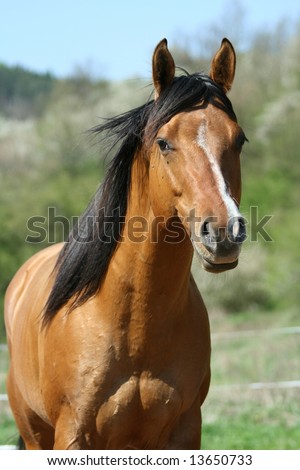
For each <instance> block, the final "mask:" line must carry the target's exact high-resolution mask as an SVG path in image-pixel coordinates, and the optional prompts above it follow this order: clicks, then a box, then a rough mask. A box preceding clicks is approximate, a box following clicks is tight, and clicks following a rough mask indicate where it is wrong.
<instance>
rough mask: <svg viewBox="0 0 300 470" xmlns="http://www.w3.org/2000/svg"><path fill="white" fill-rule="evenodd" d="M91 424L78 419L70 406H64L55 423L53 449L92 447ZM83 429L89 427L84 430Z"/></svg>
mask: <svg viewBox="0 0 300 470" xmlns="http://www.w3.org/2000/svg"><path fill="white" fill-rule="evenodd" d="M91 428H92V425H89V426H88V425H87V423H84V421H83V420H82V419H80V418H79V417H78V416H77V415H76V413H75V412H74V410H72V408H71V407H70V406H65V407H64V409H63V411H62V412H61V413H60V415H59V418H58V420H57V421H56V424H55V438H54V449H55V450H83V449H85V450H87V449H92V448H93V443H92V439H91V432H90V430H91ZM85 429H89V432H86V431H85Z"/></svg>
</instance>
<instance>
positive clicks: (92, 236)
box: [43, 72, 236, 325]
mask: <svg viewBox="0 0 300 470" xmlns="http://www.w3.org/2000/svg"><path fill="white" fill-rule="evenodd" d="M208 103H212V104H213V105H214V106H216V107H218V108H220V109H222V110H223V111H224V112H226V113H227V114H228V115H229V116H230V117H231V118H232V119H234V120H236V117H235V114H234V111H233V108H232V105H231V102H230V100H229V99H228V98H227V96H226V95H225V94H224V92H223V91H222V90H221V89H220V88H219V87H218V85H217V84H216V83H215V82H213V81H212V80H211V79H210V78H209V77H208V76H207V75H204V74H201V73H196V74H192V75H189V74H188V73H187V72H185V75H181V76H179V77H175V79H174V80H173V83H172V84H171V85H170V86H169V87H167V88H166V89H165V90H164V91H163V92H162V94H161V95H160V96H159V98H158V99H157V100H156V101H154V100H150V101H148V102H147V103H146V104H144V105H142V106H140V107H138V108H135V109H133V110H131V111H128V112H126V113H124V114H121V115H119V116H116V117H113V118H110V119H107V120H105V122H104V123H103V124H101V125H99V126H97V127H95V128H93V129H92V130H91V132H92V133H93V134H97V135H99V134H101V135H102V134H103V135H104V137H103V139H104V140H106V139H109V140H110V141H111V143H112V148H114V147H115V146H116V147H117V148H118V149H117V151H116V154H115V156H114V158H113V159H112V160H111V163H110V165H109V168H108V170H107V173H106V176H105V178H104V181H103V183H102V185H101V186H100V187H99V189H98V191H97V192H96V194H95V196H94V197H93V199H92V201H91V202H90V204H89V206H88V207H87V209H86V211H85V212H84V213H83V214H82V216H81V218H80V220H79V222H78V224H76V225H75V226H74V227H73V229H72V230H71V232H70V234H69V237H68V240H67V242H66V243H65V244H64V247H63V249H62V251H61V253H60V255H59V258H58V260H57V263H56V266H55V274H56V278H55V282H54V285H53V288H52V291H51V293H50V296H49V298H48V300H47V303H46V305H45V309H44V312H43V315H44V316H43V322H44V325H46V324H47V323H48V322H49V321H50V320H51V318H52V317H53V316H54V315H55V314H56V312H57V311H58V310H59V309H60V308H61V307H63V306H64V305H65V304H66V303H68V302H69V301H70V304H69V305H70V310H71V309H74V308H75V307H78V306H79V305H81V304H83V303H84V302H86V301H87V300H88V299H89V298H90V297H92V296H93V295H95V294H96V293H97V292H98V290H99V289H100V287H101V283H102V281H103V279H104V277H105V274H106V272H107V269H108V266H109V262H110V260H111V257H112V255H113V253H114V252H115V249H116V247H117V244H118V241H119V240H120V237H121V234H122V229H123V224H124V219H125V215H126V211H127V201H128V194H129V190H130V182H131V168H132V163H133V161H134V158H135V156H136V155H138V153H139V152H138V151H139V150H140V149H141V147H142V144H143V143H144V140H145V139H146V140H147V142H148V144H151V143H152V142H153V141H154V139H155V136H156V134H157V132H158V130H159V128H160V127H162V126H163V125H164V124H165V123H167V122H168V121H169V120H170V119H171V118H172V117H173V116H175V115H176V114H178V113H180V112H183V111H189V110H192V109H195V108H196V107H206V106H207V104H208ZM104 222H108V223H104Z"/></svg>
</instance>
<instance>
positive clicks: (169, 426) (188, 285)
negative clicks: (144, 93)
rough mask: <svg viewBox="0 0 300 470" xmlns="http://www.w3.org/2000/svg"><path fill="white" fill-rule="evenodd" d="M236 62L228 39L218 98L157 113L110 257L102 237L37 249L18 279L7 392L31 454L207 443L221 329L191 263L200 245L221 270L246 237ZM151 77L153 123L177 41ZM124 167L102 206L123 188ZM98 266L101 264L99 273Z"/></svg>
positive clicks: (219, 64)
mask: <svg viewBox="0 0 300 470" xmlns="http://www.w3.org/2000/svg"><path fill="white" fill-rule="evenodd" d="M234 68H235V55H234V51H233V48H232V46H231V44H230V43H229V41H227V40H224V41H223V43H222V46H221V48H220V50H219V51H218V53H217V54H216V56H215V58H214V60H213V62H212V69H211V78H210V79H208V78H207V77H206V80H207V82H208V84H209V85H207V86H208V88H209V87H212V90H214V88H213V87H215V95H213V99H212V98H211V99H208V98H207V99H205V97H204V96H200V95H199V97H198V100H197V101H196V102H193V103H190V104H189V106H188V105H187V104H186V105H185V108H184V109H181V110H179V111H177V112H176V110H175V111H173V114H172V116H169V118H168V119H165V120H164V122H161V123H160V125H157V126H156V128H155V126H154V125H153V120H152V121H151V115H150V117H149V116H148V118H147V119H146V126H144V129H143V134H142V138H140V140H139V142H138V144H137V145H134V146H133V147H135V151H134V155H133V157H132V161H131V163H130V166H129V168H128V169H126V172H127V173H126V175H127V177H128V178H129V180H128V179H127V180H126V182H125V184H123V186H122V188H123V190H124V188H125V190H126V191H127V194H125V199H126V201H125V202H124V201H123V202H124V204H125V206H124V207H123V209H122V210H121V212H123V214H121V215H124V217H125V222H124V223H122V224H121V228H119V231H118V230H117V235H116V236H115V238H116V240H115V241H114V242H112V243H110V244H108V246H110V247H111V246H113V248H110V251H109V254H106V255H105V257H104V258H105V262H106V264H105V263H104V262H103V259H102V258H101V259H100V258H99V260H100V261H98V258H97V256H98V255H99V250H98V251H96V248H95V247H97V246H102V247H103V250H105V249H106V250H107V246H104V242H103V240H102V241H100V242H99V241H98V242H97V243H98V245H97V244H96V242H95V243H94V242H92V241H91V239H89V241H90V242H91V243H90V244H89V243H88V242H87V243H83V242H81V243H80V242H78V240H77V241H76V240H75V241H74V240H72V239H71V238H70V240H69V243H67V244H66V245H65V246H64V248H63V250H62V245H55V246H52V247H50V248H47V249H46V250H43V251H41V252H40V253H38V254H37V255H35V256H34V257H33V258H31V259H30V260H29V261H27V263H25V264H24V266H23V267H22V268H21V269H20V270H19V271H18V273H17V274H16V276H15V277H14V279H13V281H12V282H11V284H10V286H9V288H8V291H7V296H6V315H5V318H6V328H7V336H8V343H9V349H10V354H11V365H10V371H9V377H8V394H9V399H10V403H11V407H12V410H13V412H14V415H15V419H16V422H17V425H18V428H19V430H20V434H21V436H22V438H23V439H24V441H25V444H26V448H27V449H49V448H50V449H52V448H55V449H197V448H199V444H200V432H201V411H200V407H201V404H202V403H203V401H204V399H205V397H206V394H207V391H208V388H209V381H210V333H209V322H208V317H207V312H206V309H205V306H204V303H203V301H202V298H201V295H200V293H199V291H198V289H197V287H196V285H195V283H194V280H193V278H192V275H191V271H190V269H191V262H192V256H193V245H194V248H195V249H196V251H197V253H198V254H199V255H200V257H201V259H202V262H203V265H204V267H205V268H206V269H207V270H209V271H212V272H220V271H223V270H226V269H230V268H233V267H235V266H236V264H237V259H238V255H239V250H240V245H241V242H242V241H243V239H244V235H245V233H244V224H243V220H242V218H241V216H240V213H239V211H238V204H239V200H240V167H239V154H240V150H241V146H242V144H243V140H244V139H245V137H244V135H243V133H242V131H241V129H240V127H239V126H238V125H237V123H236V120H235V117H234V114H233V111H232V108H231V107H230V102H229V100H228V99H227V98H226V97H225V93H226V92H227V91H228V89H230V86H231V83H232V81H233V76H234ZM197 77H198V78H196V80H197V81H198V83H199V82H200V81H201V80H204V78H203V77H202V76H201V75H199V76H197ZM201 77H202V78H201ZM153 78H154V86H155V92H156V100H155V101H154V102H153V104H152V105H151V106H152V108H151V109H152V111H151V112H152V118H153V116H155V113H157V111H156V106H158V105H159V103H162V105H161V106H162V108H163V106H164V103H165V102H166V100H167V99H168V92H169V90H170V89H171V88H172V86H173V82H174V83H175V82H176V79H174V62H173V59H172V56H171V55H170V53H169V51H168V49H167V47H166V41H162V42H161V43H160V44H159V45H158V46H157V48H156V50H155V53H154V56H153ZM185 78H186V79H189V77H185ZM195 83H196V82H195V81H194V84H195ZM214 83H215V84H214ZM216 84H217V85H216ZM197 86H200V85H197ZM201 86H202V84H201ZM218 90H219V91H218ZM218 93H219V95H218ZM194 101H195V100H194ZM226 106H228V108H226ZM162 108H161V109H162ZM145 109H146V108H145ZM145 109H144V111H143V112H144V113H145ZM141 116H142V114H140V115H139V117H141ZM124 119H125V118H124ZM114 122H116V121H114ZM118 122H119V124H120V121H118ZM122 122H123V121H122ZM124 122H125V120H124ZM111 128H113V126H111ZM123 133H124V134H126V130H125V131H124V129H123ZM135 137H136V136H135ZM127 143H128V142H127ZM128 145H129V144H128ZM129 147H130V145H129ZM130 148H131V147H130ZM123 150H124V149H123ZM124 155H126V156H127V155H128V147H127V153H126V148H125V150H124ZM124 155H123V158H124ZM119 156H120V154H119ZM118 158H119V157H118ZM126 158H127V157H126ZM115 161H116V160H115ZM120 165H122V162H121V160H120V162H117V164H116V165H115V170H116V172H117V173H118V171H119V169H120ZM112 168H114V167H112ZM111 174H112V170H111ZM115 174H116V173H115ZM115 174H113V177H112V179H111V180H109V181H107V182H106V186H105V185H104V189H102V192H101V194H100V198H99V201H98V206H99V204H100V203H103V201H104V200H106V202H107V201H109V200H110V199H109V197H110V191H111V192H113V191H115V190H116V187H115V185H116V184H119V183H118V181H117V180H118V177H117V176H115ZM128 175H129V176H128ZM123 176H124V173H123ZM110 185H111V187H110ZM120 188H121V187H120V186H119V187H118V188H117V189H118V196H117V199H116V203H115V204H114V207H113V208H114V209H115V208H116V207H119V206H122V204H121V202H120V201H119V206H118V204H117V203H118V198H119V199H120V200H123V199H124V194H122V191H121V190H120ZM106 193H107V194H106ZM105 198H106V199H105ZM122 198H123V199H122ZM107 204H108V202H107ZM94 205H96V206H97V199H96V200H95V202H94ZM100 205H101V204H100ZM92 207H93V206H90V210H89V212H88V214H89V215H91V213H93V214H94V215H95V214H96V212H92V209H91V208H92ZM111 209H112V208H111ZM96 210H98V211H99V207H96ZM117 222H118V223H119V222H120V221H119V220H118V221H117ZM97 223H98V224H99V220H98V222H97ZM95 224H96V223H95ZM97 227H98V226H97ZM98 228H99V227H98ZM110 233H111V232H110ZM113 233H114V235H115V232H113ZM76 234H77V236H78V231H77V232H76V233H75V235H76ZM75 235H74V233H73V236H75ZM96 235H98V236H99V233H98V232H97V234H96ZM197 235H199V236H198V237H197ZM94 236H95V234H94ZM106 241H107V240H106ZM99 243H100V245H99ZM84 250H85V251H84ZM93 250H94V251H93ZM82 253H84V255H83V254H82ZM95 260H96V261H95ZM76 263H77V265H76ZM97 263H99V266H100V264H101V263H102V264H101V266H102V268H101V269H102V271H103V272H102V275H101V277H100V276H99V275H98V274H97V276H98V278H97V282H93V281H94V279H95V276H96V271H97ZM103 263H104V264H103ZM75 265H76V266H77V267H76V269H75V267H74V266H75ZM104 265H105V266H104ZM103 266H104V267H103ZM54 269H56V271H57V277H56V280H55V276H53V270H54ZM91 286H93V289H92V288H91ZM47 299H48V301H47ZM45 304H46V308H45ZM42 312H44V314H43V316H42Z"/></svg>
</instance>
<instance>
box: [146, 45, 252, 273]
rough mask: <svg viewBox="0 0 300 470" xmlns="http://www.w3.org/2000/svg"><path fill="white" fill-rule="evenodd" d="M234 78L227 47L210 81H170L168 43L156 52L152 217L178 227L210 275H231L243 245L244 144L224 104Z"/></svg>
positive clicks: (228, 105)
mask: <svg viewBox="0 0 300 470" xmlns="http://www.w3.org/2000/svg"><path fill="white" fill-rule="evenodd" d="M234 74H235V52H234V49H233V47H232V45H231V43H230V42H229V41H228V40H227V39H224V40H223V41H222V45H221V47H220V49H219V51H218V52H217V53H216V55H215V56H214V58H213V60H212V64H211V71H210V76H209V77H208V76H205V75H203V74H193V75H185V76H180V77H175V65H174V61H173V58H172V55H171V54H170V52H169V50H168V48H167V41H166V40H163V41H161V42H160V43H159V44H158V46H157V47H156V49H155V51H154V55H153V81H154V87H155V106H154V108H153V114H152V117H150V119H149V121H148V123H149V125H148V134H150V135H151V136H152V137H151V142H152V147H151V150H152V151H151V153H150V166H149V168H150V197H151V204H152V210H153V212H154V215H159V216H162V215H163V216H164V217H165V218H166V219H168V218H172V217H173V218H174V216H178V217H179V218H180V219H181V222H182V224H183V225H184V227H185V230H186V232H187V233H188V234H189V236H190V239H191V241H192V243H193V246H194V249H195V250H196V252H197V254H198V255H199V256H200V257H201V260H202V264H203V266H204V268H205V269H206V270H207V271H211V272H221V271H225V270H227V269H232V268H234V267H235V266H236V265H237V262H238V256H239V252H240V247H241V244H242V242H243V241H244V239H245V222H244V219H243V217H242V216H241V214H240V212H239V203H240V198H241V175H240V153H241V150H242V146H243V144H244V142H245V140H246V137H245V134H244V132H243V131H242V129H241V127H240V126H239V125H238V124H237V121H236V117H235V114H234V112H233V109H232V106H231V103H230V101H229V99H228V98H227V96H226V93H227V92H228V91H229V90H230V88H231V85H232V82H233V79H234Z"/></svg>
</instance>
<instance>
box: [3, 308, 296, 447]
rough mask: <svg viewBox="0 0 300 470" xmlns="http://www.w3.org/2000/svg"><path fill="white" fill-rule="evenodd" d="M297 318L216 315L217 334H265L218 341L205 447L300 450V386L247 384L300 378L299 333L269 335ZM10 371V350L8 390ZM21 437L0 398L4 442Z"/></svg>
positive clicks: (288, 315)
mask: <svg viewBox="0 0 300 470" xmlns="http://www.w3.org/2000/svg"><path fill="white" fill-rule="evenodd" d="M297 317H298V315H297V312H295V311H288V312H284V313H281V312H277V313H275V312H274V313H272V314H270V313H263V312H257V313H255V314H254V313H252V314H251V315H249V313H245V314H240V315H235V316H228V315H225V314H224V315H223V314H221V313H220V312H219V313H216V312H215V313H212V315H211V327H212V332H217V333H224V332H226V331H239V330H241V331H244V330H247V329H250V330H264V333H262V334H259V335H257V336H252V337H251V336H250V337H240V338H239V337H237V338H234V339H226V338H225V337H224V338H223V339H222V337H218V338H216V339H213V344H212V346H213V353H212V383H211V389H210V392H209V394H208V397H207V400H206V401H205V403H204V405H203V410H202V414H203V432H202V448H203V449H207V450H215V449H223V450H226V449H228V450H231V449H240V450H242V449H269V450H272V449H284V450H291V449H300V391H299V389H297V388H294V389H284V388H271V389H262V390H251V389H249V387H248V386H247V384H249V383H252V382H278V381H285V380H287V381H288V380H298V379H299V377H300V335H299V334H294V335H274V334H268V331H269V332H270V333H271V330H272V329H274V328H279V327H283V326H291V325H297V320H298V318H297ZM6 370H7V352H5V351H1V352H0V382H1V383H0V390H1V392H0V393H4V390H5V389H4V377H5V374H6ZM238 384H239V385H238ZM229 385H236V386H235V387H233V388H232V387H231V388H230V387H229ZM17 435H18V433H17V429H16V427H15V425H14V423H13V420H12V418H11V414H10V411H9V408H8V405H7V403H5V402H0V445H4V444H14V443H15V442H16V441H17Z"/></svg>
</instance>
